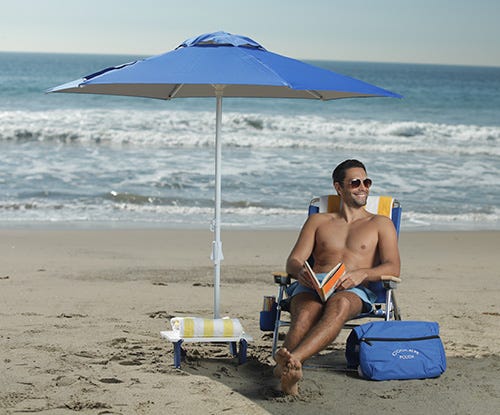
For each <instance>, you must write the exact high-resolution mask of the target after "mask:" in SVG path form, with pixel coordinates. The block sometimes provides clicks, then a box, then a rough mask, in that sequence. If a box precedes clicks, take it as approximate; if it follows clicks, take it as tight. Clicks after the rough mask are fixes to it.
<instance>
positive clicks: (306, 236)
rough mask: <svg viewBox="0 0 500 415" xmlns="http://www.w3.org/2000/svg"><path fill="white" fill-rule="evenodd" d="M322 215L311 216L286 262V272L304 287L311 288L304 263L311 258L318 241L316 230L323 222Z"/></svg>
mask: <svg viewBox="0 0 500 415" xmlns="http://www.w3.org/2000/svg"><path fill="white" fill-rule="evenodd" d="M321 220H322V219H321V214H315V215H311V216H309V217H308V218H307V220H306V222H305V223H304V226H303V227H302V230H301V231H300V234H299V237H298V239H297V242H296V243H295V246H294V247H293V249H292V252H291V253H290V255H289V256H288V259H287V261H286V272H287V273H288V274H290V275H291V276H292V277H293V278H296V279H297V280H298V281H299V283H301V284H302V285H306V286H309V285H310V283H309V281H307V280H308V278H307V271H306V270H305V268H304V262H305V261H306V260H307V259H308V258H309V257H310V256H311V253H312V251H313V249H314V243H315V239H316V229H317V228H318V226H319V223H320V222H321Z"/></svg>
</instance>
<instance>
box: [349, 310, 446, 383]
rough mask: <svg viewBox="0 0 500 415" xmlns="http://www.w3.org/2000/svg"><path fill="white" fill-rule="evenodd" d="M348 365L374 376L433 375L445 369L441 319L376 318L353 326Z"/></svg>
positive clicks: (394, 377)
mask: <svg viewBox="0 0 500 415" xmlns="http://www.w3.org/2000/svg"><path fill="white" fill-rule="evenodd" d="M345 355H346V359H347V366H348V368H351V369H358V372H359V374H360V375H361V376H362V377H364V378H366V379H371V380H390V379H424V378H434V377H437V376H439V375H441V374H442V373H443V372H444V371H445V370H446V356H445V353H444V347H443V343H442V342H441V338H440V337H439V325H438V323H434V322H428V321H399V320H397V321H377V322H372V323H367V324H362V325H360V326H358V327H356V328H354V329H353V330H352V331H351V333H350V334H349V337H348V338H347V344H346V353H345Z"/></svg>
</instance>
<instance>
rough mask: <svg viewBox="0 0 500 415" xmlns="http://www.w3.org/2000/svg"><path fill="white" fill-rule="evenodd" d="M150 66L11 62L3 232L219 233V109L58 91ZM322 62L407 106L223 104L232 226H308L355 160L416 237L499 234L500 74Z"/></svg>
mask: <svg viewBox="0 0 500 415" xmlns="http://www.w3.org/2000/svg"><path fill="white" fill-rule="evenodd" d="M137 58H138V57H137V56H118V55H110V56H107V55H78V54H74V55H71V54H30V53H7V52H3V53H0V190H1V195H0V226H2V227H4V228H6V227H7V228H8V227H25V228H26V227H28V228H36V227H42V228H50V227H56V228H57V227H62V228H66V227H67V228H129V227H164V228H205V227H210V226H211V223H212V218H213V214H214V212H213V206H214V136H215V99H178V100H173V101H160V100H151V99H142V98H130V97H110V96H99V95H79V94H45V93H44V91H45V90H47V89H48V88H51V87H54V86H56V85H59V84H62V83H65V82H68V81H71V80H74V79H77V78H80V77H81V76H83V75H87V74H90V73H93V72H96V71H98V70H100V69H102V68H105V67H109V66H114V65H117V64H121V63H125V62H129V61H132V60H136V59H137ZM310 63H313V64H316V65H318V66H322V67H324V68H327V69H331V70H334V71H336V72H339V73H342V74H345V75H349V76H353V77H355V78H359V79H361V80H364V81H366V82H370V83H373V84H375V85H377V86H380V87H382V88H386V89H389V90H391V91H393V92H397V93H399V94H401V95H403V96H404V98H403V99H391V98H369V99H345V100H337V101H328V102H315V101H314V102H313V101H305V100H286V99H281V100H280V99H236V98H233V99H225V100H224V102H223V119H222V142H223V146H222V204H223V209H222V228H223V229H229V228H243V229H269V228H276V229H298V228H299V227H300V226H301V225H302V223H303V222H304V220H305V218H306V211H307V205H308V203H309V200H310V199H311V198H312V197H314V196H318V195H322V194H327V193H330V192H332V183H331V171H332V169H333V168H334V167H335V166H336V165H337V164H338V163H339V162H341V161H343V160H344V159H347V158H357V159H359V160H361V161H363V162H364V163H365V164H366V166H367V170H368V175H369V176H370V177H371V178H372V179H373V182H374V185H373V187H372V194H390V195H394V196H395V197H396V198H397V199H398V200H399V201H400V203H401V204H402V206H403V219H402V229H403V230H405V229H408V230H423V231H425V230H475V229H496V230H498V229H500V210H499V206H500V94H499V93H498V91H500V68H498V67H471V66H468V67H466V66H441V65H423V64H422V65H416V64H393V63H363V62H333V61H313V62H310ZM497 180H498V181H497Z"/></svg>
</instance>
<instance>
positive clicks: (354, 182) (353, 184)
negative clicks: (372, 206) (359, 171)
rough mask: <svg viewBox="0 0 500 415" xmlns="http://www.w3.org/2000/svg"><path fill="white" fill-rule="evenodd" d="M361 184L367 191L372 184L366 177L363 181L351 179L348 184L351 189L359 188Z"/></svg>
mask: <svg viewBox="0 0 500 415" xmlns="http://www.w3.org/2000/svg"><path fill="white" fill-rule="evenodd" d="M361 183H363V186H365V187H366V188H367V189H369V188H370V186H371V185H372V183H373V182H372V179H369V178H368V177H367V178H366V179H364V180H361V179H352V180H351V181H350V182H349V186H350V187H351V189H357V188H358V187H359V186H361Z"/></svg>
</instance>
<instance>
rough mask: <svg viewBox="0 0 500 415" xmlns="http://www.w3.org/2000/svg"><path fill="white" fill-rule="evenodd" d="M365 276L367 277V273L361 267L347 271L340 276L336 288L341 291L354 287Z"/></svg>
mask: <svg viewBox="0 0 500 415" xmlns="http://www.w3.org/2000/svg"><path fill="white" fill-rule="evenodd" d="M366 277H368V273H367V272H366V271H364V270H362V269H357V270H354V271H347V272H346V273H344V275H343V276H342V277H341V279H340V283H339V285H338V288H337V290H339V291H342V290H347V289H349V288H353V287H356V286H358V285H359V284H361V283H362V282H363V281H364V280H365V279H366Z"/></svg>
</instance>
